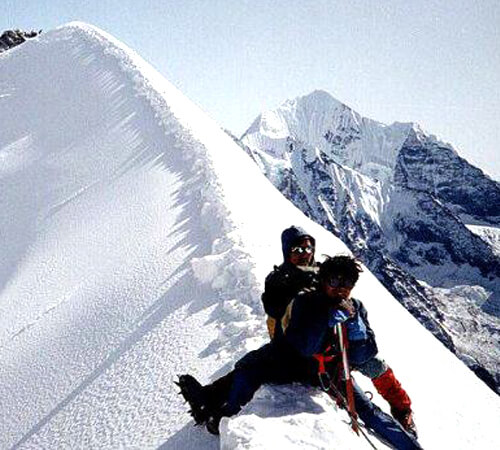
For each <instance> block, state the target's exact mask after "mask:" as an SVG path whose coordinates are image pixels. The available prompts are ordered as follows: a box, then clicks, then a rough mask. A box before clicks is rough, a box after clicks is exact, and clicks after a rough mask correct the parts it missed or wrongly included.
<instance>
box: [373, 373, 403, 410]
mask: <svg viewBox="0 0 500 450" xmlns="http://www.w3.org/2000/svg"><path fill="white" fill-rule="evenodd" d="M372 382H373V385H374V386H375V388H376V389H377V391H378V393H379V394H380V395H381V396H382V397H384V399H385V400H387V402H388V403H389V405H391V410H396V411H401V412H402V411H410V412H411V400H410V397H409V396H408V394H407V393H406V391H405V390H404V389H403V388H402V387H401V383H400V382H399V381H398V380H397V379H396V377H395V376H394V372H393V371H392V369H391V368H389V369H387V370H386V371H385V372H384V373H383V374H382V375H380V376H379V377H377V378H373V379H372Z"/></svg>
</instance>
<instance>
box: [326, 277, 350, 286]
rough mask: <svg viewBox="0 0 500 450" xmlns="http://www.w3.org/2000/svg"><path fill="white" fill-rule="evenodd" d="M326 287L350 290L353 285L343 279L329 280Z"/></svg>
mask: <svg viewBox="0 0 500 450" xmlns="http://www.w3.org/2000/svg"><path fill="white" fill-rule="evenodd" d="M328 285H329V286H330V287H333V288H347V289H352V288H353V287H354V283H353V282H352V281H351V280H345V279H344V278H337V277H336V278H331V279H330V280H329V281H328Z"/></svg>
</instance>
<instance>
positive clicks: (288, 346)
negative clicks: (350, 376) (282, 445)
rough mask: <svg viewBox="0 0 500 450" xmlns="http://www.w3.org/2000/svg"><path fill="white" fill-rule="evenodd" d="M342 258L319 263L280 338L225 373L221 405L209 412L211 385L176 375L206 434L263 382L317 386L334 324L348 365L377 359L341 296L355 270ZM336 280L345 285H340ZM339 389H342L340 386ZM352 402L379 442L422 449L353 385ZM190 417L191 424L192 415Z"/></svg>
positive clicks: (358, 317)
mask: <svg viewBox="0 0 500 450" xmlns="http://www.w3.org/2000/svg"><path fill="white" fill-rule="evenodd" d="M339 258H340V259H339ZM342 258H349V257H335V258H328V259H327V260H326V261H325V262H323V263H322V264H321V267H320V272H319V281H320V287H319V288H318V289H310V290H305V291H304V292H302V293H300V294H299V295H297V296H296V297H295V299H294V300H293V303H292V305H291V306H289V308H288V312H289V316H290V318H289V321H288V324H286V321H284V334H283V336H281V337H280V338H278V339H274V340H273V341H272V342H270V343H269V344H266V345H264V346H263V347H261V348H260V349H258V350H255V351H253V352H250V353H248V354H247V355H245V356H244V357H243V358H242V359H241V360H240V361H238V362H237V363H236V365H235V368H234V370H233V371H232V372H231V373H230V375H231V388H230V389H229V391H228V392H227V395H226V398H224V399H221V402H220V405H221V406H220V407H217V408H215V409H213V410H208V411H207V409H210V408H207V405H206V404H205V402H204V393H205V392H206V390H209V389H210V385H208V386H201V385H200V384H199V383H197V382H196V380H195V379H194V378H193V377H191V376H190V375H183V376H181V377H180V380H179V381H180V383H179V384H180V386H181V392H182V394H183V395H184V397H185V398H186V400H187V401H188V402H189V403H190V406H191V409H192V411H193V412H196V411H198V412H200V411H201V412H203V417H204V418H205V419H204V420H203V423H205V424H206V426H207V429H208V430H209V431H210V432H212V433H218V426H219V423H220V419H221V417H223V416H232V415H234V414H237V413H238V412H239V411H240V409H241V407H242V406H243V405H245V404H246V403H248V402H249V401H250V400H251V399H252V397H253V395H254V394H255V392H256V391H257V389H258V388H259V387H260V386H261V385H262V384H265V383H280V384H282V383H292V382H302V383H306V384H310V385H315V386H318V385H319V378H318V356H321V355H325V354H330V353H331V352H332V351H333V352H334V351H335V349H336V347H337V342H336V339H335V337H334V333H333V328H334V327H335V326H336V324H338V323H339V322H345V323H346V327H347V332H348V340H349V344H350V350H349V356H350V358H351V360H352V362H353V364H355V365H356V364H360V365H363V364H364V363H366V362H368V361H369V360H371V359H373V358H374V357H375V356H376V354H377V349H376V344H375V339H374V334H373V331H372V330H371V328H370V327H369V324H368V323H367V321H366V322H365V321H364V320H363V319H362V317H363V315H364V313H363V310H362V309H361V307H362V305H361V304H360V303H356V302H349V301H347V300H348V298H349V296H348V295H344V298H342V295H341V294H346V293H347V290H348V291H349V293H350V289H349V288H348V287H347V284H349V283H350V284H351V288H352V286H354V284H355V283H356V281H357V277H358V274H359V266H356V267H355V268H353V266H352V264H350V263H349V261H350V262H351V263H355V261H354V260H353V259H352V258H349V261H348V260H346V259H342ZM349 267H350V269H355V270H350V269H349ZM341 279H343V280H344V286H340V284H342V283H340V281H339V280H341ZM347 282H349V283H347ZM339 288H341V289H344V292H342V291H339ZM363 309H364V308H363ZM363 325H364V326H363ZM353 338H354V339H353ZM332 349H333V350H332ZM329 369H333V368H329ZM216 383H217V381H216ZM338 388H339V390H342V383H339V386H338ZM354 402H355V406H356V411H357V413H358V415H359V417H360V419H361V420H362V421H363V422H364V424H365V426H366V427H367V428H369V429H371V430H373V431H374V432H375V433H376V434H377V435H378V436H379V437H380V438H381V439H383V440H384V441H386V442H387V443H389V444H390V445H392V446H393V447H395V448H397V449H420V448H421V447H420V445H419V444H418V442H417V440H416V437H415V436H413V435H412V434H409V433H408V432H406V431H405V430H404V429H403V428H402V427H401V426H400V424H399V423H398V422H396V421H395V420H394V419H393V418H392V417H391V416H389V415H388V414H385V413H384V412H382V411H381V410H380V409H379V408H378V407H377V406H375V405H374V404H373V403H372V402H371V401H370V400H369V399H368V398H367V397H366V395H365V394H364V393H363V392H362V391H361V389H359V388H358V387H357V385H354ZM193 416H194V417H195V420H196V416H195V414H193Z"/></svg>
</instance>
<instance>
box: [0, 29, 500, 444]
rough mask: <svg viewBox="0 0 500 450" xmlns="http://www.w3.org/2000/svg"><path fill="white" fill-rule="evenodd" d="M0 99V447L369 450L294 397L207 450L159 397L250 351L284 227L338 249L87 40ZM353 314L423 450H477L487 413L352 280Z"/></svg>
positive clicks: (420, 339)
mask: <svg viewBox="0 0 500 450" xmlns="http://www.w3.org/2000/svg"><path fill="white" fill-rule="evenodd" d="M0 79H1V80H2V81H1V86H2V92H5V93H8V94H9V95H8V96H2V98H1V101H0V113H1V115H2V134H0V155H1V156H0V190H1V192H2V195H1V196H0V209H1V210H2V215H0V254H1V255H2V258H1V259H0V359H1V361H2V364H1V365H0V399H1V400H0V447H2V448H63V447H64V448H159V447H160V448H164V449H170V448H172V449H173V448H190V449H193V450H194V449H210V448H213V449H215V448H218V447H219V446H220V445H226V444H225V443H227V447H229V448H238V446H240V448H241V446H243V448H258V445H264V447H266V446H267V447H268V448H269V445H267V443H269V442H271V441H272V439H274V436H278V437H279V438H280V439H288V440H289V441H290V442H291V443H293V445H295V446H300V445H303V447H302V448H307V447H308V446H309V447H313V448H327V447H328V448H329V447H330V444H331V442H337V441H342V442H344V441H345V442H347V441H349V442H352V445H353V448H367V443H366V442H364V441H363V440H361V439H359V438H357V437H355V436H354V435H352V434H350V433H352V432H351V431H350V429H349V426H348V425H347V424H346V419H345V417H346V416H345V413H344V412H343V411H339V410H337V409H336V408H335V407H334V406H332V404H331V402H330V401H329V400H328V398H327V397H326V396H325V395H323V394H320V393H318V392H315V393H313V392H312V391H311V390H310V389H305V388H300V387H283V388H278V389H275V388H269V387H267V388H264V389H263V390H261V391H260V392H259V393H257V398H256V402H255V403H253V404H252V403H250V404H249V405H248V406H247V409H245V410H244V411H243V412H242V414H240V415H239V416H237V417H236V418H233V419H225V420H224V421H223V425H222V429H223V434H222V436H221V439H220V441H219V440H218V439H217V438H215V437H213V436H211V435H209V434H208V433H207V432H206V431H205V430H203V429H200V428H193V422H192V420H191V418H190V416H189V414H188V412H187V408H186V405H184V404H183V402H182V401H181V398H180V397H179V395H178V394H177V390H176V388H175V386H174V384H173V381H174V379H175V377H176V375H177V374H179V373H185V372H190V373H193V374H194V375H196V376H197V377H199V379H200V380H201V381H202V382H204V383H206V382H209V381H211V380H213V379H214V378H216V377H217V376H219V375H221V374H223V373H225V372H226V371H227V370H229V369H230V368H231V367H232V363H233V362H234V361H236V360H237V359H238V358H239V357H241V356H242V355H243V354H244V353H245V352H246V351H248V349H251V348H255V347H257V346H259V345H261V344H262V343H263V342H265V341H266V332H265V321H264V316H263V312H262V308H261V306H260V299H259V296H260V292H261V290H262V281H263V280H264V277H265V275H266V274H267V273H268V272H269V271H270V270H271V269H272V265H273V264H276V263H279V262H280V261H281V259H282V256H281V246H280V242H279V236H280V233H281V231H282V230H283V229H284V228H285V227H287V226H289V225H291V224H296V225H300V226H303V227H305V228H306V229H307V230H308V231H309V232H310V233H312V234H314V236H315V237H316V238H317V243H318V254H323V253H325V254H335V253H339V252H341V253H345V252H347V248H346V246H345V245H344V244H342V242H340V241H339V240H338V239H337V238H335V237H334V236H332V235H331V234H330V233H328V232H326V231H325V230H324V229H323V228H321V227H320V226H318V225H316V224H314V223H313V222H311V221H310V220H309V219H307V218H306V217H305V216H304V215H303V214H302V213H301V212H300V211H298V210H297V209H296V208H295V207H293V206H292V205H291V204H290V203H289V202H288V201H286V200H285V199H284V198H283V197H282V195H281V194H280V193H279V192H278V191H277V190H276V189H275V188H274V187H273V186H272V185H271V184H270V183H269V182H268V181H267V180H266V179H265V177H264V176H263V175H262V174H261V173H260V170H259V168H258V167H257V166H256V165H254V164H253V163H252V161H251V160H250V158H249V157H248V156H247V155H246V154H245V153H244V152H242V151H241V149H240V148H239V147H238V146H237V145H236V144H235V143H234V142H233V140H232V139H231V138H230V137H229V136H228V135H227V134H226V133H224V132H223V131H222V130H221V129H220V128H219V127H218V126H217V124H215V123H214V122H213V121H212V120H210V119H209V118H208V117H206V116H205V115H204V114H203V113H202V112H201V111H200V110H199V109H198V108H196V107H195V106H194V105H193V104H192V103H191V102H189V101H188V100H187V99H185V98H184V97H183V96H182V94H180V93H179V92H178V91H177V90H176V89H175V88H173V87H172V86H171V85H170V84H169V83H168V82H167V81H166V80H164V79H163V78H162V77H161V76H160V75H159V74H158V73H157V72H156V71H155V70H154V69H152V68H151V67H150V66H149V65H148V64H147V63H145V62H144V61H143V60H142V59H141V58H139V57H138V56H137V55H136V54H135V53H134V52H132V51H131V50H129V49H127V48H126V47H125V46H124V45H123V44H121V43H120V42H117V41H116V40H115V39H113V38H112V37H111V36H109V35H107V34H106V33H104V32H102V31H100V30H98V29H96V28H94V27H91V26H87V25H84V24H78V23H75V24H70V25H68V26H65V27H62V28H60V29H58V30H55V31H52V32H48V33H46V34H44V35H42V36H40V37H39V38H36V39H34V40H32V41H30V42H27V43H26V44H24V45H23V46H21V47H19V48H16V49H13V50H12V51H10V52H8V53H6V54H3V55H2V56H0ZM374 195H375V194H374ZM356 295H358V296H359V297H361V298H362V299H363V300H364V302H365V304H366V306H367V308H368V310H369V311H370V318H371V323H372V325H373V327H374V329H375V330H376V331H377V336H378V339H379V342H380V347H381V349H383V351H384V355H385V356H386V357H387V359H388V360H389V361H390V362H391V365H392V366H393V367H394V369H395V371H396V372H397V373H398V376H399V378H400V379H401V380H403V382H404V384H405V387H406V388H407V389H408V390H409V392H410V393H411V396H412V398H413V400H414V405H415V412H416V415H417V421H418V425H419V429H420V434H421V436H422V438H421V439H422V445H423V446H424V447H425V448H444V447H453V448H471V447H472V446H473V445H475V446H478V445H479V446H480V447H483V448H493V447H494V444H495V441H496V435H495V434H494V432H493V431H492V430H494V425H495V418H496V417H498V415H499V413H500V404H499V401H498V398H497V397H495V396H494V395H492V394H491V392H490V391H488V390H487V389H486V388H485V387H484V386H483V385H482V384H479V383H478V382H477V380H476V378H475V377H473V376H472V375H471V373H470V372H469V371H468V370H466V369H465V368H464V366H463V365H462V364H461V363H460V362H459V361H458V360H457V359H456V358H455V357H454V356H453V355H451V354H450V353H449V352H448V351H447V350H446V349H444V347H442V346H441V345H440V344H439V343H438V342H437V341H436V340H435V339H434V338H433V337H432V336H431V335H430V334H429V333H428V332H427V331H426V330H424V329H423V328H422V327H421V326H420V325H419V324H418V323H417V322H416V321H415V320H414V319H413V318H412V317H410V316H409V315H408V314H407V312H406V311H404V309H403V308H402V307H401V306H400V305H399V304H398V303H397V302H396V301H395V300H394V299H393V298H392V297H391V295H390V294H389V293H388V292H387V291H386V290H385V289H384V288H383V287H382V286H381V285H380V283H378V282H377V281H376V279H375V278H374V277H373V276H372V275H371V274H370V273H369V272H368V271H365V272H364V273H363V275H362V277H361V279H360V282H359V285H358V286H357V287H356ZM401 336H405V345H404V347H401V346H400V342H401V341H402V339H401ZM428 367H432V370H428ZM360 382H361V383H363V382H364V383H365V384H364V386H366V380H365V381H363V379H360ZM291 392H293V395H291V394H290V393H291ZM457 392H458V393H459V395H457ZM436 398H439V400H440V401H439V402H436ZM266 399H268V400H266ZM376 401H377V403H379V404H381V406H382V407H385V408H387V405H384V404H383V401H381V399H380V398H377V397H376ZM313 403H314V404H317V405H318V406H317V407H316V406H312V405H313ZM248 408H250V409H248ZM251 408H256V411H258V414H259V415H260V416H264V417H268V418H270V419H271V420H270V421H269V422H271V423H272V435H271V434H270V431H269V423H268V421H267V419H262V420H257V421H256V420H254V418H253V417H252V416H251V415H249V414H248V411H251ZM245 423H246V424H248V426H246V425H245ZM312 423H314V424H315V425H314V427H315V429H320V430H324V431H325V433H326V432H328V435H327V436H328V442H326V441H321V440H318V437H317V436H316V435H315V433H314V430H311V429H310V428H309V425H310V424H312ZM250 427H252V429H254V430H255V433H254V434H253V435H251V436H248V435H245V434H244V433H243V430H245V429H250ZM450 429H453V430H454V432H453V435H450V434H449V433H445V432H444V430H450ZM285 435H287V436H288V438H286V437H285ZM245 436H246V437H245ZM257 436H259V439H260V443H259V444H257V443H256V441H255V439H256V437H257ZM247 438H249V439H250V441H248V440H246V441H245V439H247ZM262 443H263V444H262ZM377 443H378V442H377Z"/></svg>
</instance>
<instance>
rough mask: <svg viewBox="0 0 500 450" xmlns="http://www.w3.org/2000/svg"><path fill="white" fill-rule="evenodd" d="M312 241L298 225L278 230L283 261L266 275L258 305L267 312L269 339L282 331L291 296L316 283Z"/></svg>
mask: <svg viewBox="0 0 500 450" xmlns="http://www.w3.org/2000/svg"><path fill="white" fill-rule="evenodd" d="M315 245H316V241H315V239H314V238H313V237H312V236H311V235H310V234H307V233H306V232H305V231H304V230H303V229H302V228H300V227H296V226H293V225H292V226H291V227H289V228H287V229H285V230H283V233H281V248H282V250H283V264H281V265H280V266H274V269H273V271H272V272H271V273H270V274H269V275H268V276H267V277H266V281H265V284H264V293H263V294H262V304H263V305H264V310H265V312H266V314H267V315H268V319H267V328H268V331H269V336H270V337H271V339H273V338H275V337H279V336H281V335H282V334H283V328H282V323H281V321H282V319H283V316H284V315H285V311H286V309H287V307H288V305H289V304H290V302H291V301H292V299H293V298H294V297H295V296H296V295H297V294H298V293H299V292H300V291H301V290H303V289H305V288H312V287H314V286H316V285H317V283H318V270H319V266H318V264H317V263H316V262H315V261H314V251H315Z"/></svg>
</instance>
